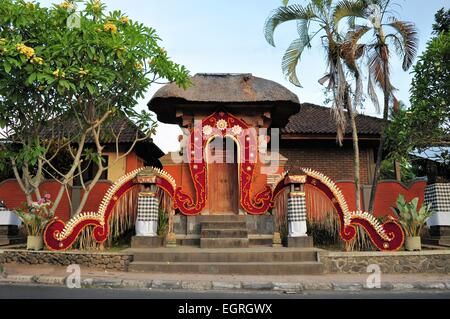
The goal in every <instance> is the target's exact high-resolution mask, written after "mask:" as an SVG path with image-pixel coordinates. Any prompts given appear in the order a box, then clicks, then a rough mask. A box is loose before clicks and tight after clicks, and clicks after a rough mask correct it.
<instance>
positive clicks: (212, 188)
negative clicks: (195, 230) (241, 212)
mask: <svg viewBox="0 0 450 319" xmlns="http://www.w3.org/2000/svg"><path fill="white" fill-rule="evenodd" d="M220 140H222V139H220ZM225 140H226V139H223V144H222V145H223V148H222V149H220V148H214V146H217V145H218V144H217V142H216V143H214V146H213V147H211V144H209V145H208V148H209V150H208V203H209V212H210V214H237V213H238V196H239V183H238V164H237V160H236V159H237V156H236V147H234V148H232V149H231V150H228V151H227V149H226V146H225V144H226V143H225ZM233 144H234V143H233Z"/></svg>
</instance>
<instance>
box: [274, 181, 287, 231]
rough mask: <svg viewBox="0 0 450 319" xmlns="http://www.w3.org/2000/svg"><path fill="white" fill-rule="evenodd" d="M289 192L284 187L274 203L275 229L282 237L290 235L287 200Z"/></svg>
mask: <svg viewBox="0 0 450 319" xmlns="http://www.w3.org/2000/svg"><path fill="white" fill-rule="evenodd" d="M288 194H289V192H288V191H287V190H286V189H284V190H282V191H281V193H280V194H279V195H278V196H277V198H276V199H275V203H274V209H275V229H276V231H279V232H280V235H281V237H282V238H283V237H286V236H287V235H288V226H287V206H286V204H287V200H288Z"/></svg>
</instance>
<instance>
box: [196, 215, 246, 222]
mask: <svg viewBox="0 0 450 319" xmlns="http://www.w3.org/2000/svg"><path fill="white" fill-rule="evenodd" d="M199 221H200V222H201V223H204V222H245V215H202V216H200V218H199Z"/></svg>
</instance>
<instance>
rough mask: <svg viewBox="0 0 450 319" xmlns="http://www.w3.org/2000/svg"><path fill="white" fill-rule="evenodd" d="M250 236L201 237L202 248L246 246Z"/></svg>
mask: <svg viewBox="0 0 450 319" xmlns="http://www.w3.org/2000/svg"><path fill="white" fill-rule="evenodd" d="M245 247H248V238H201V239H200V248H245Z"/></svg>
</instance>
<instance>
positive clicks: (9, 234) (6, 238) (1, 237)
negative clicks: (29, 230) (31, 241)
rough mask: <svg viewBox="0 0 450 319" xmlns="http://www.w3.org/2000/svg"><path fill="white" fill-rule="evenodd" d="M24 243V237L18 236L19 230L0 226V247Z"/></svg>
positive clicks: (12, 226) (10, 226)
mask: <svg viewBox="0 0 450 319" xmlns="http://www.w3.org/2000/svg"><path fill="white" fill-rule="evenodd" d="M25 242H26V238H25V237H24V236H20V235H19V228H18V227H17V226H15V225H0V246H7V245H17V244H23V243H25Z"/></svg>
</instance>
